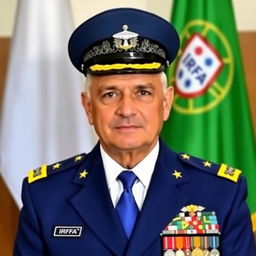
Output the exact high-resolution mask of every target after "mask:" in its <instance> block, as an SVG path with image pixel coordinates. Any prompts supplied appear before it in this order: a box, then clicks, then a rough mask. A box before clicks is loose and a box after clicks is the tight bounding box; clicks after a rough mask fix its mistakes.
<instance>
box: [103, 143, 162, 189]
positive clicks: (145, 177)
mask: <svg viewBox="0 0 256 256" xmlns="http://www.w3.org/2000/svg"><path fill="white" fill-rule="evenodd" d="M100 152H101V156H102V161H103V166H104V169H105V175H106V179H107V185H108V188H109V189H110V188H111V186H112V185H113V184H114V183H115V182H116V178H117V176H118V175H119V174H120V173H121V172H122V171H123V170H124V168H123V167H122V166H121V165H120V164H118V163H117V162H116V161H115V160H114V159H113V158H111V157H110V156H109V155H108V154H107V153H106V151H105V150H104V149H103V147H102V146H101V145H100ZM158 153H159V141H158V142H157V143H156V145H155V146H154V148H153V149H152V150H151V152H150V153H149V154H148V155H147V156H146V157H145V158H144V159H143V160H142V161H141V162H140V163H138V164H137V165H136V166H135V167H134V168H132V171H133V172H134V173H135V174H136V175H137V177H138V179H139V180H140V182H141V183H142V184H143V186H144V187H145V188H146V189H147V188H148V187H149V183H150V180H151V177H152V174H153V171H154V168H155V163H156V160H157V156H158ZM152 163H153V164H152Z"/></svg>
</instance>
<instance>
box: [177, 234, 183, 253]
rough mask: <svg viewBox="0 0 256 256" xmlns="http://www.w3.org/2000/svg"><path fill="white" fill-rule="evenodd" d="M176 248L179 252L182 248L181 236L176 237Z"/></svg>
mask: <svg viewBox="0 0 256 256" xmlns="http://www.w3.org/2000/svg"><path fill="white" fill-rule="evenodd" d="M176 246H177V248H178V249H179V250H181V249H182V248H183V247H184V244H183V237H181V236H178V237H177V238H176Z"/></svg>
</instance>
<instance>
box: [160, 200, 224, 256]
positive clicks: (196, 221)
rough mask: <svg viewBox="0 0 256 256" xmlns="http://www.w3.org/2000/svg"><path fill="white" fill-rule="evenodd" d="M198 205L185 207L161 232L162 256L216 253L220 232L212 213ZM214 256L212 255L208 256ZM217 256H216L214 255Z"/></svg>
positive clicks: (214, 215)
mask: <svg viewBox="0 0 256 256" xmlns="http://www.w3.org/2000/svg"><path fill="white" fill-rule="evenodd" d="M204 209H205V208H204V207H202V206H200V205H194V204H191V205H187V206H184V207H183V208H182V209H181V212H180V213H179V214H178V215H177V216H176V217H175V218H174V219H173V220H172V221H171V222H170V223H169V224H168V225H167V227H166V228H165V229H164V230H163V232H162V244H163V255H169V254H170V255H172V254H171V253H172V252H174V254H173V255H202V256H203V255H205V254H204V253H206V252H209V253H217V252H218V249H219V247H220V232H219V224H218V220H217V216H216V214H215V212H214V211H210V212H204V211H203V210H204ZM209 255H214V254H209ZM216 255H218V254H216Z"/></svg>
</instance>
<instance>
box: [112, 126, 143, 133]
mask: <svg viewBox="0 0 256 256" xmlns="http://www.w3.org/2000/svg"><path fill="white" fill-rule="evenodd" d="M140 128H141V126H138V125H119V126H116V127H115V130H117V131H120V132H133V131H136V130H138V129H140Z"/></svg>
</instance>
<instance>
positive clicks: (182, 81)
mask: <svg viewBox="0 0 256 256" xmlns="http://www.w3.org/2000/svg"><path fill="white" fill-rule="evenodd" d="M222 66H223V62H222V60H221V58H220V57H219V54H218V52H217V50H216V49H215V48H214V47H213V45H212V44H210V43H209V42H208V41H207V39H206V38H204V37H203V36H201V35H199V34H193V35H192V37H191V38H190V39H189V40H188V42H187V44H186V46H185V48H184V50H183V52H182V55H181V58H180V59H179V62H178V64H177V69H176V74H175V86H176V90H177V93H178V94H179V95H180V96H181V97H184V98H194V97H198V96H200V95H202V94H204V93H205V92H206V91H207V89H208V88H209V87H210V86H211V84H212V83H213V81H214V80H215V79H216V78H217V76H218V74H219V72H220V70H221V68H222Z"/></svg>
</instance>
